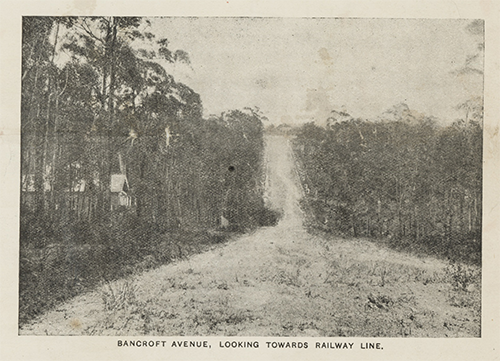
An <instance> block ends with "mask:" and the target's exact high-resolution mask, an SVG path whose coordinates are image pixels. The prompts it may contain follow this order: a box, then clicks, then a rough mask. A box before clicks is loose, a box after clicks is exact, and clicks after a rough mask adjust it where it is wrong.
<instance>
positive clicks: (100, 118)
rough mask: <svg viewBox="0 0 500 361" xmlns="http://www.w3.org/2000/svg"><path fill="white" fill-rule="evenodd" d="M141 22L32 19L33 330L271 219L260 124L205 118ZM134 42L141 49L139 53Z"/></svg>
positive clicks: (27, 296)
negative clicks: (93, 293)
mask: <svg viewBox="0 0 500 361" xmlns="http://www.w3.org/2000/svg"><path fill="white" fill-rule="evenodd" d="M149 25H150V24H148V21H147V20H144V19H142V18H137V17H24V18H23V45H22V55H23V56H22V97H21V128H22V132H21V179H20V180H21V200H20V205H21V219H20V241H21V243H20V244H21V264H20V319H21V321H22V322H24V321H26V320H27V319H29V318H31V317H33V316H34V315H36V314H38V313H39V312H41V311H43V310H45V309H47V308H49V307H51V306H52V305H54V303H55V302H58V301H62V300H64V299H66V298H67V297H70V296H72V295H74V294H76V293H78V292H80V291H82V290H84V289H86V288H87V287H91V286H92V285H94V284H95V283H96V282H100V281H102V280H104V279H112V278H116V277H120V276H123V275H124V274H127V273H128V272H130V271H131V270H133V268H134V264H139V265H140V264H143V263H144V262H143V261H144V259H146V260H147V262H146V263H147V264H149V265H150V266H153V265H156V264H161V263H165V262H168V261H170V260H171V259H174V258H178V257H182V256H185V255H187V254H190V253H192V252H196V251H199V250H200V249H202V248H203V245H205V246H206V245H209V244H211V243H214V242H220V241H222V240H223V239H225V238H226V237H227V234H228V231H229V232H232V231H244V230H247V229H251V228H254V227H257V226H259V225H262V224H268V223H273V222H275V221H276V215H275V214H274V213H272V212H270V211H267V210H266V209H264V202H263V198H262V194H263V189H262V177H263V169H264V168H263V164H262V162H263V125H262V121H261V120H262V119H263V116H262V115H261V114H260V112H259V111H258V109H249V108H246V109H243V110H232V111H228V112H226V113H223V114H221V115H220V116H211V117H209V118H208V119H206V118H203V117H202V109H203V108H202V102H201V99H200V96H199V95H198V94H197V93H196V92H194V91H193V90H192V89H190V88H189V87H187V86H186V85H184V84H182V83H180V82H177V81H175V79H174V78H173V77H172V76H171V75H170V74H168V73H167V71H166V70H165V68H164V67H163V66H161V65H160V64H161V63H162V62H167V63H168V62H170V63H173V62H177V63H184V64H187V65H189V55H188V54H187V53H186V52H184V51H182V50H176V51H173V50H170V49H169V47H168V45H169V43H168V40H167V39H157V38H156V37H155V35H154V34H152V33H150V32H148V31H147V29H149ZM133 44H135V45H133Z"/></svg>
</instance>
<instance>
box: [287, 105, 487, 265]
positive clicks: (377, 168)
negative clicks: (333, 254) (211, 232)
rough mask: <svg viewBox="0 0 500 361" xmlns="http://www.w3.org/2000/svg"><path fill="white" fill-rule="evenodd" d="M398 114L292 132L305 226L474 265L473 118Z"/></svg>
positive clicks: (477, 133) (477, 230)
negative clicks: (442, 122) (308, 215)
mask: <svg viewBox="0 0 500 361" xmlns="http://www.w3.org/2000/svg"><path fill="white" fill-rule="evenodd" d="M404 108H405V110H406V116H401V117H399V118H397V119H390V120H384V119H380V120H378V121H365V120H361V119H352V118H351V119H348V120H344V121H342V122H338V121H337V122H335V121H333V122H330V124H329V125H328V126H327V128H326V129H325V128H322V127H318V126H316V125H314V124H306V125H304V126H303V127H302V128H301V129H300V130H299V131H298V133H297V137H296V139H295V142H294V147H295V153H296V154H297V157H298V160H299V163H300V168H301V172H300V173H301V178H302V182H303V186H304V188H305V193H306V207H308V209H309V210H310V211H311V212H312V213H313V214H314V220H313V221H312V226H313V227H315V228H319V229H321V230H323V231H327V232H332V233H335V234H338V235H343V236H353V237H368V238H373V239H381V240H382V239H383V240H386V241H387V242H388V243H389V244H391V245H392V246H394V247H396V248H400V249H406V250H412V251H417V252H424V253H426V254H432V255H438V256H441V257H444V258H449V259H451V260H452V261H464V262H469V263H474V264H480V263H481V210H482V206H481V201H482V126H481V124H482V122H481V119H479V118H477V117H476V118H473V117H468V118H466V119H465V120H462V121H456V122H454V123H453V124H451V125H449V126H439V125H437V123H436V121H435V120H433V119H431V118H427V117H412V116H410V115H409V114H411V113H409V111H408V109H407V107H404ZM468 114H469V115H470V114H473V113H472V112H469V113H468Z"/></svg>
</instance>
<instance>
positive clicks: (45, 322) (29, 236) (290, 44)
mask: <svg viewBox="0 0 500 361" xmlns="http://www.w3.org/2000/svg"><path fill="white" fill-rule="evenodd" d="M19 41H21V42H22V43H21V51H22V55H21V74H20V76H21V94H20V174H19V178H18V179H19V181H18V189H19V209H20V212H19V239H18V243H19V260H18V263H19V284H18V334H19V335H20V336H26V335H30V336H68V335H79V336H123V337H124V338H122V339H120V341H119V342H118V343H119V344H118V346H120V342H121V345H123V346H129V343H130V342H134V343H135V342H136V341H135V340H136V339H137V338H128V339H127V338H126V337H127V336H134V337H135V336H183V337H194V336H203V337H206V336H222V337H233V338H232V339H227V340H228V341H227V342H226V343H224V342H221V344H220V347H222V348H224V347H225V348H238V347H243V348H252V347H255V342H257V341H247V340H253V339H248V337H279V338H280V342H278V343H277V346H276V347H277V348H302V347H306V348H307V347H309V348H313V347H315V348H330V349H332V348H333V349H335V348H337V349H338V348H349V347H351V348H352V345H351V344H350V343H349V342H344V341H345V338H356V337H365V338H371V339H370V340H371V342H370V343H367V344H366V345H365V346H366V348H378V347H377V346H375V345H376V342H378V341H377V339H376V338H379V337H380V338H480V337H481V336H482V317H481V316H482V296H481V295H482V268H483V267H482V249H483V242H482V241H483V239H482V226H483V129H484V125H483V109H484V107H483V100H484V57H485V49H486V48H487V45H488V44H485V22H484V20H483V19H471V18H459V19H456V18H455V19H435V18H428V19H426V18H353V17H295V18H290V17H257V16H237V17H236V16H233V17H203V16H197V17H182V16H155V17H151V16H137V17H136V16H84V15H82V16H30V15H26V16H23V17H22V38H21V39H19ZM234 337H247V338H245V340H244V341H243V340H239V339H238V338H234ZM290 337H293V338H294V339H290ZM297 337H304V338H313V339H312V340H313V341H311V339H310V340H309V341H308V344H307V342H305V341H304V342H305V343H304V342H302V341H300V340H295V338H297ZM326 338H335V340H336V341H338V342H335V343H333V342H330V341H331V340H330V339H326ZM129 340H132V341H129ZM183 340H184V339H183ZM188 340H190V339H188ZM193 340H195V339H193ZM196 340H198V341H196V342H198V343H200V345H197V344H196V342H195V341H193V343H194V344H193V346H195V347H202V346H201V345H202V341H200V340H199V339H196ZM230 340H232V341H230ZM234 340H239V341H241V342H236V341H234ZM343 340H344V341H343ZM233 341H234V342H233ZM292 341H293V342H292ZM318 344H319V346H318ZM264 345H265V342H262V341H261V347H264ZM131 346H135V344H134V345H131ZM214 346H215V345H214ZM271 346H272V344H271ZM257 347H258V342H257ZM268 347H269V345H268ZM272 347H274V346H272ZM361 348H363V344H362V345H361Z"/></svg>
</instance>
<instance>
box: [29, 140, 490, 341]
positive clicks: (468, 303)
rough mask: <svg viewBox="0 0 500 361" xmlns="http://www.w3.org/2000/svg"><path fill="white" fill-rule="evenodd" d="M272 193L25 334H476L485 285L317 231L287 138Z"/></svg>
mask: <svg viewBox="0 0 500 361" xmlns="http://www.w3.org/2000/svg"><path fill="white" fill-rule="evenodd" d="M266 143H267V145H266V162H267V181H266V183H267V188H266V201H267V202H268V204H269V205H270V206H271V207H273V208H276V209H280V210H282V211H283V218H282V219H281V221H280V222H279V224H278V225H277V226H275V227H266V228H261V229H259V230H257V231H255V232H254V233H251V234H247V235H244V236H241V237H239V238H238V239H235V240H232V241H230V242H228V243H227V244H225V245H222V246H220V247H217V248H214V249H213V250H211V251H209V252H206V253H203V254H199V255H196V256H193V257H191V258H190V259H188V260H185V261H179V262H177V263H172V264H169V265H165V266H163V267H160V268H157V269H155V270H152V271H148V272H146V273H144V274H142V275H138V276H135V277H131V278H129V279H125V280H119V281H116V282H113V283H111V284H108V285H104V286H103V287H101V288H100V289H98V290H96V291H95V292H92V293H88V294H84V295H81V296H78V297H76V298H74V299H73V300H71V301H70V302H67V303H65V304H63V305H61V306H60V307H58V308H57V309H56V310H54V311H51V312H48V313H47V314H45V315H43V316H42V317H40V318H38V319H36V320H34V321H33V322H32V323H30V324H27V325H26V326H25V327H24V328H23V329H22V330H21V332H20V333H21V334H42V335H44V334H49V335H68V334H77V335H140V334H148V335H168V336H171V335H226V336H235V335H238V336H245V335H247V336H250V335H251V336H386V337H405V336H409V337H446V336H448V337H466V336H468V337H471V336H472V337H474V336H476V337H477V336H479V332H480V309H479V305H480V298H479V297H480V287H479V285H478V284H473V283H471V285H470V286H469V287H468V289H462V290H460V289H457V288H456V287H454V286H453V283H452V271H450V270H449V269H447V268H446V264H444V263H443V262H441V261H438V260H435V259H430V258H426V259H421V258H417V257H413V256H408V255H403V254H400V253H397V252H395V251H392V250H389V249H385V248H381V247H380V246H377V245H375V244H373V243H371V242H368V241H365V240H359V239H350V240H342V239H334V238H332V239H328V238H326V237H321V236H313V235H311V234H309V233H307V232H306V230H305V229H304V227H303V225H302V222H303V219H304V215H303V213H302V211H301V209H300V207H299V200H300V198H301V196H302V193H301V192H302V190H301V187H300V185H299V183H298V179H297V176H296V171H295V165H294V162H293V156H292V154H291V149H290V146H289V144H288V141H287V140H286V139H285V138H283V137H279V136H274V137H268V138H267V141H266Z"/></svg>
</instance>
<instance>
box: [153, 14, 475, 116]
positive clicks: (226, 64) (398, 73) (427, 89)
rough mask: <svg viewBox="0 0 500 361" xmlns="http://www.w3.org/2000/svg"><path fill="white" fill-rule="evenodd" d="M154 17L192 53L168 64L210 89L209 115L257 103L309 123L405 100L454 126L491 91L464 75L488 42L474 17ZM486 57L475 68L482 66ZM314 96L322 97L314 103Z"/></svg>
mask: <svg viewBox="0 0 500 361" xmlns="http://www.w3.org/2000/svg"><path fill="white" fill-rule="evenodd" d="M150 20H151V22H152V28H151V29H150V31H151V32H153V33H155V34H156V36H157V38H159V37H166V38H168V39H169V41H170V49H171V50H176V49H182V50H184V51H186V52H188V53H189V55H190V58H191V66H186V65H183V64H175V65H173V66H169V67H168V70H169V71H170V72H171V73H173V75H174V77H175V78H176V79H177V80H178V81H181V82H183V83H185V84H186V85H188V86H190V87H191V88H192V89H193V90H195V91H196V92H198V93H199V94H200V95H201V98H202V101H203V106H204V109H205V115H208V114H219V113H220V112H222V111H225V110H229V109H241V108H243V107H246V106H250V107H252V106H258V107H259V108H260V109H261V111H262V112H263V113H264V114H265V115H266V116H268V117H269V119H270V120H271V121H272V122H273V123H276V124H279V123H280V122H281V121H282V120H283V119H288V121H290V120H291V121H292V122H295V123H300V122H303V121H305V120H307V117H308V116H309V115H310V114H311V113H312V112H314V109H323V110H324V109H330V108H331V109H332V110H333V109H336V110H344V111H347V112H349V113H350V114H351V115H353V116H354V117H363V118H375V117H377V116H378V115H380V114H381V113H382V112H383V111H385V110H387V109H388V108H390V107H392V106H393V105H395V104H398V103H401V102H405V103H407V104H408V105H409V107H410V108H411V109H412V110H415V111H418V112H421V113H424V114H426V115H432V116H435V117H437V118H440V119H441V120H442V121H443V122H445V123H448V122H450V121H452V120H454V119H456V118H457V117H459V115H460V113H458V112H457V111H456V110H455V109H454V108H455V106H456V105H457V104H459V103H461V102H464V101H466V100H468V99H470V98H472V97H477V96H481V95H482V84H483V77H482V75H481V74H478V73H467V74H462V75H459V74H457V70H459V69H461V68H463V67H464V65H465V61H466V58H467V56H469V55H474V54H478V53H479V51H478V50H477V48H478V44H479V43H480V42H482V41H483V38H482V35H477V34H476V35H474V34H472V33H471V32H469V31H467V30H466V27H467V25H468V24H470V23H471V20H419V19H335V18H319V19H304V18H154V19H150ZM481 59H482V53H480V57H478V59H476V60H475V62H474V64H472V65H473V66H474V67H475V68H479V69H481V70H482V66H483V65H482V61H481ZM308 93H310V94H314V93H316V94H317V95H318V96H315V97H314V96H313V97H312V98H310V99H313V100H312V103H311V100H310V102H309V104H308V103H307V94H308ZM314 99H316V100H314ZM315 102H316V103H318V104H315ZM307 107H308V108H309V111H307V109H306V108H307Z"/></svg>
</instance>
